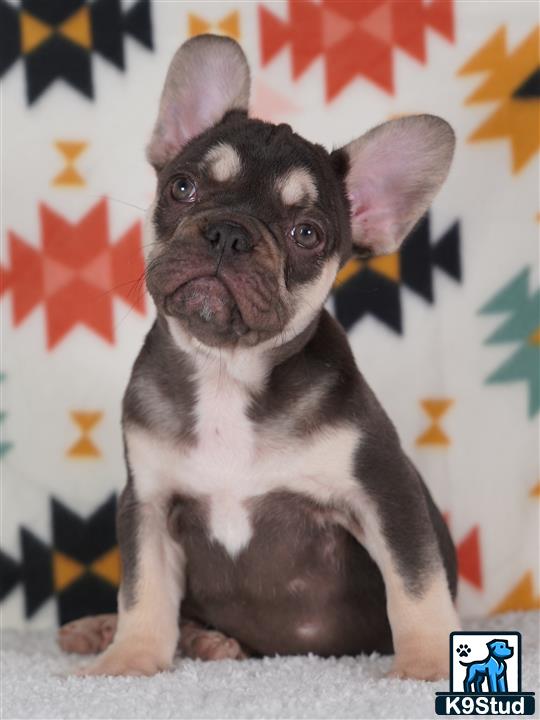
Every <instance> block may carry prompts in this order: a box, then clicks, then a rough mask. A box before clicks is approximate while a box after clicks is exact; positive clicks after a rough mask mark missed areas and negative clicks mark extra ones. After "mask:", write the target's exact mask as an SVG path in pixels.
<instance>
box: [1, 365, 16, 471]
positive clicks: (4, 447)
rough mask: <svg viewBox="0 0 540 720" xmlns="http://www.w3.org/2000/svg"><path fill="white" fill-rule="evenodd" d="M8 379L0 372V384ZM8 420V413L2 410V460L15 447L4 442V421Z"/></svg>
mask: <svg viewBox="0 0 540 720" xmlns="http://www.w3.org/2000/svg"><path fill="white" fill-rule="evenodd" d="M5 379H6V375H5V373H3V372H0V383H2V382H4V380H5ZM5 419H6V413H5V412H3V411H1V410H0V458H3V457H4V455H6V454H7V453H8V452H9V451H10V450H11V448H12V447H13V443H10V442H7V441H6V440H4V420H5Z"/></svg>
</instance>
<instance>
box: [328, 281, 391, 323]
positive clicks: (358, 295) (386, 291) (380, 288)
mask: <svg viewBox="0 0 540 720" xmlns="http://www.w3.org/2000/svg"><path fill="white" fill-rule="evenodd" d="M334 298H335V310H336V318H337V320H338V321H339V322H340V323H341V324H342V325H343V327H344V328H345V330H348V329H349V328H351V327H352V326H353V325H354V324H355V323H356V322H358V321H359V320H361V319H362V318H363V317H364V316H365V315H367V314H370V315H373V316H374V317H376V318H377V320H380V321H381V322H382V323H384V324H385V325H386V326H387V327H389V328H390V329H391V330H393V331H394V332H396V333H400V334H401V329H402V328H401V298H400V288H399V285H398V284H397V283H395V282H392V281H391V280H389V279H388V278H385V277H384V276H383V275H380V274H379V273H374V272H373V271H371V270H369V269H367V268H366V269H364V270H362V271H360V272H359V273H357V274H356V275H353V277H352V278H350V279H349V280H348V281H347V282H346V283H344V284H343V285H341V286H340V287H339V288H337V289H336V290H335V292H334Z"/></svg>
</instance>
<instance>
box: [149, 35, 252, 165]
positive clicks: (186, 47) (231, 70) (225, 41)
mask: <svg viewBox="0 0 540 720" xmlns="http://www.w3.org/2000/svg"><path fill="white" fill-rule="evenodd" d="M249 87H250V80H249V66H248V64H247V60H246V56H245V55H244V53H243V51H242V48H241V47H240V45H238V43H237V42H235V41H234V40H231V39H230V38H227V37H221V36H219V35H198V36H197V37H194V38H192V39H191V40H188V41H187V42H185V43H184V44H183V45H182V46H181V47H180V48H179V49H178V50H177V51H176V54H175V56H174V57H173V59H172V61H171V64H170V66H169V70H168V72H167V77H166V79H165V86H164V88H163V92H162V94H161V101H160V104H159V113H158V118H157V121H156V124H155V127H154V132H153V134H152V138H151V140H150V143H149V145H148V148H147V150H146V155H147V157H148V160H149V161H150V163H151V164H152V165H153V166H154V167H155V168H156V170H160V169H161V168H162V167H163V166H164V165H165V164H166V163H167V162H169V160H172V158H173V157H174V156H175V155H177V154H178V153H179V152H180V150H181V149H182V148H183V147H184V145H185V144H186V143H187V142H189V141H190V140H191V139H192V138H194V137H196V136H197V135H200V133H202V132H203V131H204V130H206V129H208V128H209V127H211V126H212V125H214V124H215V123H217V122H219V121H220V120H221V119H222V117H223V116H224V115H225V113H227V112H228V111H229V110H246V111H247V108H248V102H249Z"/></svg>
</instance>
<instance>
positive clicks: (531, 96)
mask: <svg viewBox="0 0 540 720" xmlns="http://www.w3.org/2000/svg"><path fill="white" fill-rule="evenodd" d="M512 97H513V98H515V99H516V100H518V99H519V100H538V98H540V67H537V68H536V70H534V72H532V73H531V74H530V75H529V77H528V78H527V79H526V80H525V81H524V82H523V83H522V84H521V85H520V86H519V87H518V88H517V90H514V92H513V93H512Z"/></svg>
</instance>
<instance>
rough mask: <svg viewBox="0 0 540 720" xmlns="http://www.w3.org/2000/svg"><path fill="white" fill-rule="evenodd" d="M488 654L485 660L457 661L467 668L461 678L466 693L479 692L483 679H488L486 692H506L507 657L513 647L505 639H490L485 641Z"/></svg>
mask: <svg viewBox="0 0 540 720" xmlns="http://www.w3.org/2000/svg"><path fill="white" fill-rule="evenodd" d="M487 648H488V650H489V655H488V656H487V658H486V659H485V660H480V661H476V660H475V661H473V662H470V663H466V662H462V661H461V660H460V661H459V663H460V665H464V666H465V667H466V668H467V671H466V673H465V679H464V680H463V690H464V691H465V692H466V693H481V692H482V684H483V682H484V680H486V679H487V681H488V690H487V691H488V692H492V693H496V692H508V683H507V681H506V663H505V662H504V661H505V660H506V659H507V658H509V657H512V655H513V654H514V649H513V648H511V647H508V642H507V641H506V640H491V642H488V643H487Z"/></svg>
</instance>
